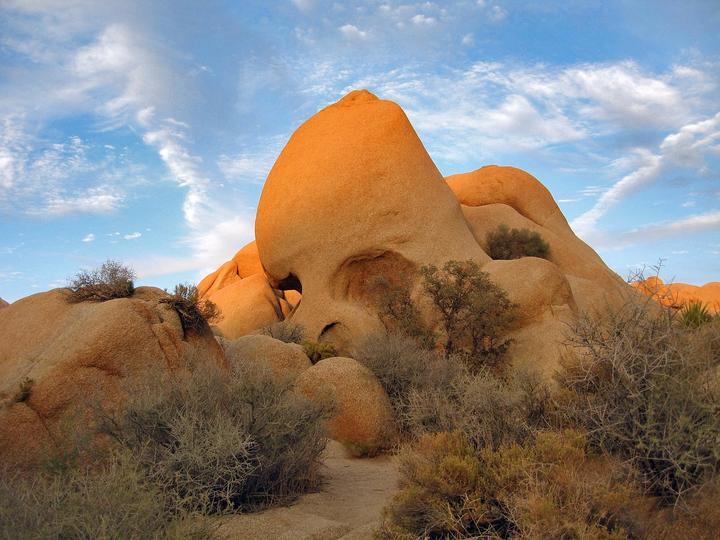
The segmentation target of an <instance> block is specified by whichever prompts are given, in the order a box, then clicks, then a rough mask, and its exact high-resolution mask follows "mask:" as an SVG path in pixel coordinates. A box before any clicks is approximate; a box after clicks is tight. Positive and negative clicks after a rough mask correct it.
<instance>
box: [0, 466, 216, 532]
mask: <svg viewBox="0 0 720 540" xmlns="http://www.w3.org/2000/svg"><path fill="white" fill-rule="evenodd" d="M209 533H210V530H209V528H208V526H207V523H205V522H204V521H203V520H202V519H195V520H191V519H190V516H189V515H188V514H187V513H186V512H185V511H184V510H182V509H181V508H178V507H176V506H175V504H174V501H173V500H172V499H171V498H170V496H169V494H168V493H166V492H165V491H163V489H162V487H161V486H158V485H155V484H153V483H151V482H150V481H149V480H148V478H147V476H146V475H145V472H144V470H143V469H142V468H141V467H140V466H139V465H138V463H137V462H136V461H135V460H134V459H133V458H132V456H130V455H128V454H127V453H125V452H116V453H112V454H111V455H110V456H107V459H106V461H105V463H104V464H103V465H102V466H101V467H93V468H90V467H80V468H72V469H66V470H64V471H63V472H62V473H61V474H57V473H53V474H50V473H41V474H34V475H28V474H27V473H23V474H20V473H17V472H15V473H13V472H9V471H4V472H3V473H0V538H7V539H10V538H38V539H48V540H50V539H56V538H86V539H91V538H107V539H110V538H118V539H119V538H137V539H145V538H147V539H158V538H168V539H169V538H178V539H179V538H209V537H210V534H209Z"/></svg>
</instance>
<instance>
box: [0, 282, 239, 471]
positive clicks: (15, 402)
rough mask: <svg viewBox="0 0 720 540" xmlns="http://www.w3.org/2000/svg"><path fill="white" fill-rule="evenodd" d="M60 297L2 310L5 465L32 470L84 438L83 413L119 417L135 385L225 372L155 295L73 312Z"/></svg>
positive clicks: (212, 347)
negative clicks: (200, 367) (196, 371)
mask: <svg viewBox="0 0 720 540" xmlns="http://www.w3.org/2000/svg"><path fill="white" fill-rule="evenodd" d="M66 296H67V290H66V289H55V290H52V291H49V292H44V293H39V294H34V295H32V296H28V297H27V298H23V299H21V300H18V301H17V302H15V303H13V304H11V305H10V306H7V307H5V308H3V309H2V310H0V461H2V462H3V464H12V465H25V464H30V463H33V462H34V461H36V460H37V459H39V458H41V457H42V456H44V455H45V454H47V455H49V454H50V453H51V452H52V451H53V450H54V449H56V446H57V444H58V443H63V442H66V441H70V442H72V441H74V439H73V437H81V436H82V435H83V433H82V430H83V429H87V428H88V427H89V426H91V425H92V419H91V415H90V412H91V411H92V410H94V408H95V407H96V406H98V405H100V406H102V407H103V408H104V409H106V411H113V410H116V408H117V407H119V406H121V404H122V403H123V402H124V399H125V395H126V392H128V391H132V385H133V384H137V383H141V382H142V381H147V380H154V379H156V378H157V377H158V376H162V375H164V374H166V373H169V372H174V371H176V370H182V369H184V368H185V367H186V366H187V365H189V363H191V362H193V361H195V360H196V359H201V361H208V362H211V363H213V364H215V365H220V366H226V363H225V358H224V355H223V352H222V349H221V348H220V346H219V345H218V343H217V341H216V340H215V339H214V338H213V335H212V333H211V332H210V331H209V330H207V331H206V332H205V333H201V334H198V333H196V332H193V333H185V332H184V331H183V328H182V325H181V322H180V319H179V317H178V315H177V313H176V312H175V311H174V310H173V309H172V308H171V307H170V306H169V305H167V304H163V303H159V302H158V300H159V299H160V298H163V297H165V296H166V293H164V292H163V291H161V290H160V289H155V288H151V287H139V288H138V289H137V290H136V292H135V295H134V296H133V297H132V298H120V299H115V300H109V301H107V302H100V303H97V302H82V303H79V304H70V303H68V301H67V299H66ZM88 415H90V416H88ZM73 430H78V431H77V433H75V432H74V431H73Z"/></svg>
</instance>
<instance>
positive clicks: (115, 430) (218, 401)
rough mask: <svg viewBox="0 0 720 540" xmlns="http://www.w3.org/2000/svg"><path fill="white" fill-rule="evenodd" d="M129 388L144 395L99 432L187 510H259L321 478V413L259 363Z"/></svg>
mask: <svg viewBox="0 0 720 540" xmlns="http://www.w3.org/2000/svg"><path fill="white" fill-rule="evenodd" d="M135 395H138V396H144V397H143V398H142V399H140V398H138V399H136V400H135V402H134V403H131V404H130V406H129V407H128V408H127V410H126V411H125V412H124V414H123V415H121V416H120V417H119V418H108V419H107V421H106V423H105V431H106V432H107V433H108V434H109V435H111V436H112V437H113V438H114V439H115V440H117V441H118V442H119V443H120V446H121V447H123V448H126V449H128V451H130V452H131V454H132V455H133V456H134V458H135V459H136V460H137V462H138V463H139V464H140V466H141V468H142V470H143V471H145V474H146V475H147V478H148V480H149V481H150V482H151V483H152V484H153V485H156V486H160V487H161V489H162V490H163V491H164V492H165V493H169V494H171V498H172V500H173V501H175V504H176V505H179V506H182V507H183V508H185V509H186V510H187V511H192V512H200V513H203V514H207V513H217V512H224V511H228V510H234V509H256V508H260V507H263V506H268V505H272V504H277V503H282V502H287V501H289V500H292V499H293V498H294V497H296V496H297V495H298V494H299V493H302V492H304V491H306V490H308V489H311V488H314V487H316V486H317V485H318V482H319V467H320V456H321V453H322V451H323V449H324V447H325V442H326V438H325V434H324V428H323V424H322V421H323V419H324V417H325V415H326V412H325V411H324V410H323V409H322V408H320V407H319V406H317V405H315V404H313V403H312V402H310V401H309V400H307V399H306V398H304V397H302V396H299V395H297V394H296V393H294V392H293V391H292V385H291V383H290V382H289V381H281V380H278V379H277V378H275V377H273V375H272V373H271V372H270V371H269V370H267V369H263V368H262V367H261V366H247V365H242V364H240V365H239V367H238V368H237V371H235V372H234V373H233V374H232V375H231V376H230V377H228V376H226V375H225V374H223V373H221V372H215V371H202V372H195V373H194V374H193V375H192V376H191V377H190V378H189V379H180V380H176V381H174V382H172V383H169V382H166V383H164V384H163V385H162V387H161V388H159V389H155V390H154V391H139V392H136V393H135Z"/></svg>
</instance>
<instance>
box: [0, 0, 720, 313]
mask: <svg viewBox="0 0 720 540" xmlns="http://www.w3.org/2000/svg"><path fill="white" fill-rule="evenodd" d="M718 28H720V4H718V3H717V1H716V0H710V1H695V0H687V1H685V2H670V1H667V2H664V1H653V2H629V1H617V2H614V1H607V2H585V1H573V0H566V1H562V2H560V1H558V2H554V1H548V2H523V1H510V0H507V1H502V0H496V1H494V0H484V1H483V0H479V1H478V0H473V1H470V0H468V1H457V2H439V1H437V2H405V3H399V2H390V1H357V2H330V1H322V0H279V1H276V2H265V1H263V2H261V1H257V2H255V1H250V0H244V1H243V2H229V1H228V2H222V1H214V0H211V1H205V2H185V1H172V2H165V1H154V2H144V1H137V2H136V1H133V0H124V1H123V2H99V1H85V0H64V1H62V2H61V1H59V0H24V1H15V0H3V1H2V2H0V297H3V298H6V299H8V300H11V301H12V300H16V299H18V298H20V297H22V296H25V295H28V294H32V293H34V292H38V291H41V290H45V289H48V288H50V287H56V286H61V285H63V284H64V283H65V282H66V280H67V278H68V277H69V276H71V275H73V274H74V273H75V272H76V271H77V270H78V269H80V268H88V267H94V266H97V265H98V264H100V263H101V262H102V261H104V260H105V259H107V258H114V259H119V260H123V261H125V262H127V263H129V264H131V265H132V266H133V267H134V268H135V269H136V271H137V272H138V274H139V276H140V279H139V283H141V284H154V285H158V286H161V287H171V286H172V285H173V284H174V283H177V282H180V281H196V280H198V279H199V278H201V277H202V276H203V275H205V274H206V273H207V272H208V271H210V270H212V269H214V268H215V267H217V265H218V264H219V263H221V262H222V261H224V260H226V259H228V258H229V257H230V256H232V254H233V253H234V252H235V251H236V250H237V249H238V248H240V247H241V246H242V245H243V244H244V243H246V242H248V241H250V240H252V238H253V220H254V213H255V208H256V205H257V201H258V198H259V196H260V191H261V189H262V182H263V181H264V178H265V176H266V174H267V172H268V171H269V169H270V167H271V166H272V163H273V161H274V159H275V157H276V156H277V154H278V152H279V151H280V149H281V148H282V146H283V144H284V143H285V141H286V140H287V138H288V137H289V135H290V134H291V133H292V131H293V130H294V129H295V128H296V127H297V126H298V125H299V124H300V123H301V122H302V121H303V120H304V119H306V118H307V117H309V116H310V115H312V114H313V113H314V112H316V111H317V110H319V109H320V108H322V107H323V106H325V105H327V104H329V103H331V102H333V101H335V100H337V99H338V98H339V97H341V96H342V95H343V94H345V93H346V92H348V91H350V90H352V89H355V88H368V89H369V90H371V91H372V92H374V93H376V94H377V95H379V96H380V97H383V98H387V99H392V100H395V101H397V102H398V103H399V104H400V105H401V106H402V107H403V108H404V109H405V111H406V112H407V114H408V116H409V117H410V120H411V121H412V122H413V125H414V126H415V128H416V130H417V131H418V133H419V135H420V137H421V138H422V140H423V142H424V143H425V146H426V147H427V149H428V151H429V152H430V154H431V156H432V157H433V159H434V160H435V162H436V163H437V165H438V167H439V168H440V170H441V171H442V172H443V173H444V174H453V173H457V172H465V171H469V170H473V169H475V168H478V167H480V166H482V165H486V164H491V163H497V164H505V165H514V166H518V167H521V168H523V169H525V170H527V171H529V172H531V173H532V174H534V175H535V176H537V177H538V178H539V179H540V180H541V181H542V182H543V183H544V184H545V185H546V186H547V187H548V188H549V189H550V191H551V192H552V193H553V195H554V196H555V198H556V200H558V202H559V204H560V207H561V208H562V210H563V212H564V213H565V215H566V216H567V217H568V219H569V220H570V221H571V223H572V226H573V228H574V230H575V231H576V232H577V234H579V235H580V236H581V237H582V238H583V239H585V240H586V241H587V242H588V243H589V244H590V245H592V246H593V247H594V248H595V249H596V250H597V251H598V252H599V253H600V254H601V255H602V256H603V258H604V259H605V260H606V261H607V263H608V264H609V265H610V266H611V267H612V268H613V269H615V270H616V271H617V272H618V273H620V274H621V275H623V276H625V275H627V274H628V272H629V271H630V269H632V268H634V267H636V266H638V265H643V264H653V263H655V262H657V261H658V259H660V258H663V259H665V272H664V273H665V276H666V277H668V278H671V277H674V278H675V279H676V280H677V281H686V282H694V283H700V282H706V281H717V280H720V92H719V91H718V83H719V82H720V54H719V53H720V38H719V37H718V32H717V29H718Z"/></svg>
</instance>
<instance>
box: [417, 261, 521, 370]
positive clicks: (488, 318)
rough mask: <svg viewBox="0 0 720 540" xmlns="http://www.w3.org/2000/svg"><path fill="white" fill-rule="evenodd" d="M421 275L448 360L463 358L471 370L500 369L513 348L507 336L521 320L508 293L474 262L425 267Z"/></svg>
mask: <svg viewBox="0 0 720 540" xmlns="http://www.w3.org/2000/svg"><path fill="white" fill-rule="evenodd" d="M420 273H421V275H422V278H423V288H424V290H425V292H426V294H427V295H428V296H429V297H430V299H431V300H432V302H433V305H434V306H435V308H436V309H437V311H438V313H439V315H440V324H441V327H442V330H443V337H444V340H445V342H444V348H445V357H450V356H452V355H461V356H462V357H463V358H464V359H465V361H466V363H467V364H468V366H469V367H470V369H471V370H478V369H480V368H482V367H485V366H491V367H495V366H497V365H498V364H499V362H500V360H501V359H502V357H503V355H504V354H505V352H506V351H507V349H508V347H509V345H510V340H507V339H505V338H504V337H503V336H504V334H505V333H506V332H507V330H508V328H509V327H510V325H511V324H512V323H513V322H514V321H515V319H516V317H517V314H516V306H515V305H514V304H513V303H512V302H510V300H509V299H508V296H507V293H506V292H505V291H504V290H503V289H502V288H500V287H498V286H497V285H495V284H494V283H493V282H492V281H490V277H489V275H488V274H487V273H486V272H483V271H482V270H480V267H479V266H478V265H477V263H475V262H473V261H471V260H468V261H462V262H461V261H448V262H447V263H445V265H443V267H442V269H438V268H437V267H436V266H433V265H430V266H424V267H422V268H421V269H420Z"/></svg>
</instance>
